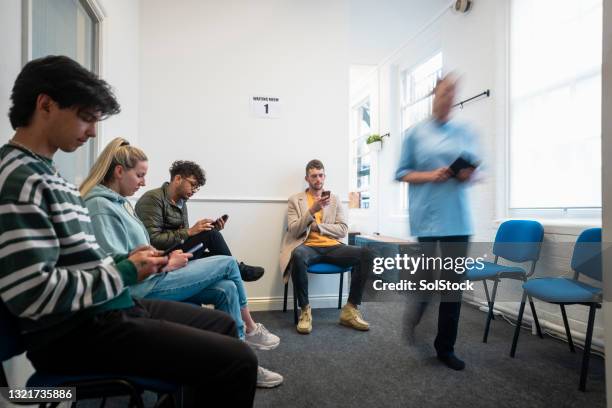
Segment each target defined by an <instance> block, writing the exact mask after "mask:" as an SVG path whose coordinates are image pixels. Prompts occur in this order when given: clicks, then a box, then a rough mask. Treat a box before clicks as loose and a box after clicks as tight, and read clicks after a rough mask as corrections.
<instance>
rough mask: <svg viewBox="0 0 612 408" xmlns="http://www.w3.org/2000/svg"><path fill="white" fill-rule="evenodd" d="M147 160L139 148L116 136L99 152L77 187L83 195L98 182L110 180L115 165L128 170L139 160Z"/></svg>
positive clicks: (103, 182)
mask: <svg viewBox="0 0 612 408" xmlns="http://www.w3.org/2000/svg"><path fill="white" fill-rule="evenodd" d="M147 160H148V159H147V156H146V155H145V154H144V152H143V151H142V150H141V149H139V148H137V147H135V146H130V142H128V141H127V140H125V139H123V138H121V137H116V138H115V139H113V140H111V142H110V143H109V144H108V145H107V146H106V147H105V148H104V150H103V151H102V153H100V156H99V157H98V159H97V160H96V162H95V163H94V165H93V166H92V168H91V170H90V171H89V175H87V178H86V179H85V180H84V181H83V183H81V186H80V187H79V191H80V192H81V196H82V197H85V196H86V195H87V193H89V192H90V191H91V189H92V188H94V187H95V186H96V185H98V184H105V183H109V182H111V181H112V179H113V173H114V172H115V167H117V166H118V165H119V166H123V167H124V168H125V169H126V170H129V169H133V168H134V167H136V165H137V164H138V163H139V162H141V161H147Z"/></svg>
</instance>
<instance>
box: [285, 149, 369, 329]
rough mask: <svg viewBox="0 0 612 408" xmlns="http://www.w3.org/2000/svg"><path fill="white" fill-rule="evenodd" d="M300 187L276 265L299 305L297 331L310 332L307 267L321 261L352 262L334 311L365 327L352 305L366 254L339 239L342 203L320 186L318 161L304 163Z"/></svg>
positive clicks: (359, 291)
mask: <svg viewBox="0 0 612 408" xmlns="http://www.w3.org/2000/svg"><path fill="white" fill-rule="evenodd" d="M305 180H306V182H307V183H308V188H307V189H306V191H304V192H301V193H297V194H294V195H293V196H291V197H289V208H288V211H287V233H286V234H285V237H284V239H283V245H282V248H281V254H280V267H281V271H282V272H283V279H284V281H285V283H286V282H288V281H289V277H291V279H292V281H293V287H294V288H295V292H296V293H297V299H298V304H299V306H300V308H301V313H300V320H299V322H298V325H297V331H298V332H299V333H302V334H308V333H310V332H311V331H312V313H311V309H310V304H309V301H308V274H307V269H308V266H310V265H312V264H315V263H320V262H325V263H331V264H334V265H338V266H342V267H349V266H352V267H353V269H352V272H351V287H350V290H349V297H348V302H347V303H346V305H344V307H343V308H342V311H341V312H340V324H342V325H345V326H348V327H352V328H354V329H357V330H362V331H366V330H369V328H370V325H369V324H368V322H366V321H365V320H364V319H363V318H362V317H361V313H360V312H359V310H357V306H358V305H359V304H360V303H361V297H362V294H363V289H364V285H365V282H366V274H367V273H368V272H369V271H371V270H372V255H371V252H370V251H369V250H367V249H366V248H362V247H355V246H348V245H344V244H342V243H341V242H340V241H339V240H340V239H342V238H344V237H345V236H346V234H347V232H348V226H347V225H346V218H345V213H344V209H343V208H342V204H341V203H340V201H339V200H338V197H337V196H336V195H333V194H330V193H329V191H324V190H323V184H324V183H325V168H324V167H323V163H321V161H319V160H311V161H310V162H308V164H307V165H306V177H305Z"/></svg>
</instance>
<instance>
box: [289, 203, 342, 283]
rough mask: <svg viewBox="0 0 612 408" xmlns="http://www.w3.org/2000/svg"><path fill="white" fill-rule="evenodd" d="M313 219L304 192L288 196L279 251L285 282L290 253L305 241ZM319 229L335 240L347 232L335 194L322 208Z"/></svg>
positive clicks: (340, 205)
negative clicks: (284, 229)
mask: <svg viewBox="0 0 612 408" xmlns="http://www.w3.org/2000/svg"><path fill="white" fill-rule="evenodd" d="M314 220H315V219H314V217H313V216H312V215H311V214H310V211H308V198H307V197H306V192H301V193H297V194H294V195H292V196H291V197H289V202H288V208H287V232H286V233H285V236H284V238H283V244H282V246H281V252H280V270H281V272H282V276H283V281H284V282H285V283H287V282H288V281H289V277H290V274H291V271H290V269H291V268H288V266H289V261H290V260H291V253H292V252H293V250H294V249H295V248H297V247H298V246H300V245H301V244H303V243H304V241H306V238H307V237H308V234H310V225H311V224H312V223H313V222H314ZM319 229H320V230H321V234H323V235H326V236H328V237H331V238H334V239H337V240H341V239H342V238H344V237H346V234H347V232H348V225H346V215H345V212H344V209H343V208H342V203H341V202H340V200H338V196H336V195H335V194H332V195H331V198H330V201H329V205H328V206H327V207H325V208H323V217H322V223H321V224H319Z"/></svg>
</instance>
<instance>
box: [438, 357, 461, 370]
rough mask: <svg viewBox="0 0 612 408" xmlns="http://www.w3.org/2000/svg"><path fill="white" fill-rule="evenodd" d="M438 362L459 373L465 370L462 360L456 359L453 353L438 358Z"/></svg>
mask: <svg viewBox="0 0 612 408" xmlns="http://www.w3.org/2000/svg"><path fill="white" fill-rule="evenodd" d="M438 360H440V361H441V362H443V363H444V364H446V366H447V367H449V368H452V369H453V370H457V371H461V370H463V369H464V368H465V363H464V362H463V360H460V359H459V358H457V356H456V355H455V354H454V353H451V354H449V355H447V356H438Z"/></svg>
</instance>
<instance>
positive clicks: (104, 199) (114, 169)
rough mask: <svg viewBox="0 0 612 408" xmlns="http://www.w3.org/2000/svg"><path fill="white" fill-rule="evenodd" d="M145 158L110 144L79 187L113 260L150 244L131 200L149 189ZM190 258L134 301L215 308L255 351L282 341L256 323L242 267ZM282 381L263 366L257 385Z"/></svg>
mask: <svg viewBox="0 0 612 408" xmlns="http://www.w3.org/2000/svg"><path fill="white" fill-rule="evenodd" d="M147 169H148V161H147V156H146V155H145V154H144V152H143V151H142V150H140V149H139V148H137V147H134V146H130V144H129V142H128V141H126V140H125V139H122V138H116V139H114V140H113V141H111V142H110V143H109V144H108V146H106V148H105V149H104V151H103V152H102V154H101V155H100V157H98V159H97V160H96V162H95V164H94V166H93V167H92V169H91V171H90V173H89V175H88V176H87V178H86V179H85V181H84V182H83V184H81V187H80V191H81V195H82V196H83V198H84V199H85V203H86V204H87V208H88V210H89V215H90V217H91V220H92V224H93V227H94V231H95V235H96V239H97V241H98V243H99V244H100V246H101V247H102V248H103V249H104V250H105V251H106V252H108V253H109V254H111V255H123V254H129V253H130V252H132V251H133V250H134V249H136V248H138V247H140V246H143V245H149V236H148V234H147V230H146V229H145V227H144V225H143V224H142V222H141V221H140V220H139V219H138V217H137V216H136V214H135V212H134V209H133V208H132V205H131V204H130V202H129V201H128V200H127V197H129V196H132V195H134V194H135V193H136V191H138V189H139V188H140V187H142V186H144V185H145V176H146V174H147ZM191 257H192V254H190V253H184V252H182V251H181V250H176V251H173V252H171V253H170V255H169V258H168V264H167V265H166V267H165V269H164V270H163V271H162V272H161V273H159V274H155V275H152V276H151V277H150V278H149V279H147V280H144V281H142V282H139V283H137V284H134V285H132V286H130V291H131V293H132V295H133V296H135V297H140V298H147V299H166V300H174V301H179V302H189V303H194V304H197V305H202V304H214V305H215V308H216V309H219V310H222V311H224V312H226V313H228V314H230V315H231V316H232V317H233V318H234V320H235V321H236V325H237V327H238V333H239V336H240V338H241V339H243V340H245V341H246V342H247V343H248V344H250V345H251V346H252V347H253V348H256V349H259V350H272V349H274V348H276V347H277V346H278V345H279V343H280V339H279V338H278V336H276V335H274V334H272V333H270V332H269V331H268V330H267V329H266V328H265V327H264V325H263V324H261V323H255V321H254V320H253V318H252V317H251V313H250V312H249V309H248V306H247V297H246V292H245V289H244V284H243V282H242V278H241V276H240V270H239V268H238V263H237V262H236V260H235V259H234V258H233V257H231V256H221V255H217V256H211V257H207V258H201V259H196V260H193V261H191V262H189V258H191ZM282 382H283V377H282V376H281V375H280V374H277V373H274V372H272V371H270V370H266V369H264V368H262V367H259V369H258V372H257V386H259V387H265V388H271V387H275V386H277V385H280V384H281V383H282Z"/></svg>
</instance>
